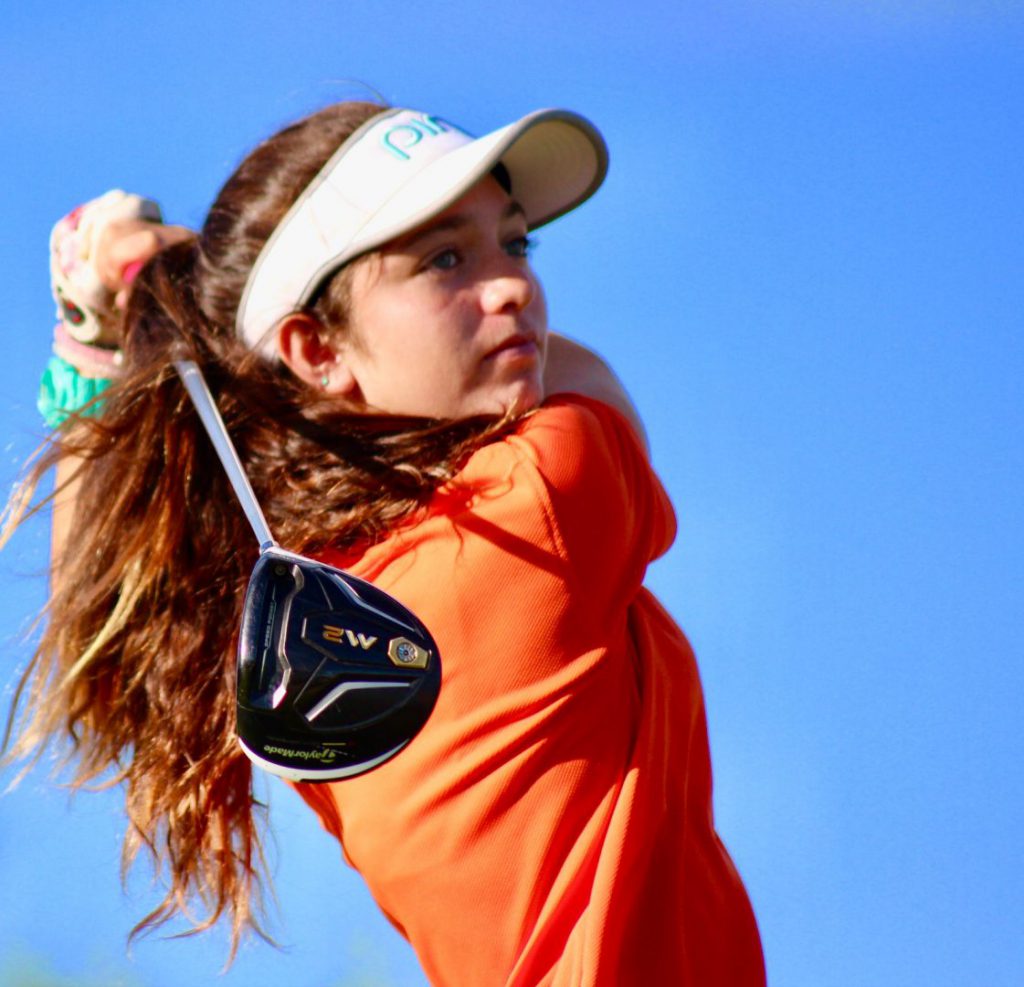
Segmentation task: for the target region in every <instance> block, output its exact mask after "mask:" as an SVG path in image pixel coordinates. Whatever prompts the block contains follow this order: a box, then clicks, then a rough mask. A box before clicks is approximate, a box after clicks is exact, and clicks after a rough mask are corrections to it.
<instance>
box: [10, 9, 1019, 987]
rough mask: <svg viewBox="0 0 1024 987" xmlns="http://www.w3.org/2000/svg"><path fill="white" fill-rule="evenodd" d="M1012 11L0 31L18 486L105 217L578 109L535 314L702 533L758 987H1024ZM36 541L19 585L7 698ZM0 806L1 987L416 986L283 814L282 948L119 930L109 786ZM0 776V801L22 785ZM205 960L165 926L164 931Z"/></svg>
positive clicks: (162, 19) (39, 774) (81, 23)
mask: <svg viewBox="0 0 1024 987" xmlns="http://www.w3.org/2000/svg"><path fill="white" fill-rule="evenodd" d="M1022 41H1024V7H1022V5H1021V4H1019V3H1014V2H1010V0H1007V2H996V0H989V2H984V0H980V2H975V3H966V2H964V3H960V2H956V0H946V2H942V0H934V2H928V0H901V2H895V0H879V2H875V3H864V2H855V0H833V2H830V3H813V2H811V0H788V2H784V0H761V2H754V0H721V2H717V3H710V2H708V3H688V2H679V0H675V2H671V0H666V2H656V0H635V2H633V3H629V4H625V5H620V4H611V3H607V2H597V3H590V4H569V3H563V4H558V3H552V2H540V0H517V2H515V3H507V4H480V3H475V2H474V3H469V2H466V0H452V2H447V3H446V2H443V0H439V2H436V3H433V4H410V3H400V2H397V0H375V2H373V3H350V2H333V3H330V2H322V0H321V2H319V3H311V2H306V0H292V2H288V3H283V2H280V3H275V2H269V0H250V2H247V3H233V2H224V3H203V4H200V3H196V2H194V0H185V2H183V3H178V4H176V5H174V6H173V8H172V7H171V6H170V5H167V6H166V7H159V8H158V7H157V5H155V4H154V5H146V4H135V5H126V4H115V3H111V2H97V3H93V4H90V5H89V6H88V7H86V6H85V5H82V4H72V3H70V2H66V0H58V2H51V3H49V4H47V5H45V7H44V6H41V5H40V6H39V7H38V10H37V9H36V5H29V4H17V5H14V4H12V5H9V7H8V8H7V9H5V12H4V23H3V29H2V31H0V69H2V71H0V162H2V165H0V168H2V176H3V182H2V183H0V197H2V205H3V222H2V223H0V269H2V270H3V272H4V279H5V284H6V291H5V296H6V303H7V305H8V308H7V314H6V318H5V322H6V327H5V336H4V338H5V340H6V347H5V348H6V357H5V359H4V360H3V361H0V395H2V397H0V413H2V415H3V435H4V444H3V455H2V459H0V481H2V482H3V484H4V487H5V489H6V488H8V487H9V486H10V484H11V483H12V482H13V480H14V478H15V476H16V475H17V472H18V468H19V465H20V464H21V462H22V461H23V460H24V459H25V457H26V456H27V455H28V454H29V453H30V452H31V450H32V449H33V448H34V447H35V445H36V443H37V442H38V440H39V439H40V437H41V435H42V430H41V426H40V424H39V422H38V420H37V416H36V413H35V410H34V392H35V387H36V380H37V376H38V373H39V371H40V369H41V368H42V365H43V363H44V362H45V359H46V355H47V352H48V348H49V335H50V327H51V325H52V305H51V302H50V300H49V296H48V278H47V260H46V240H47V236H48V233H49V228H50V225H51V224H52V222H53V221H54V220H55V219H56V218H57V217H59V216H60V215H62V214H63V213H64V212H66V211H67V210H68V209H69V208H70V207H71V206H73V205H74V204H76V203H78V202H79V201H82V200H84V199H88V198H91V197H92V196H94V195H97V194H99V193H100V192H102V191H104V190H105V189H107V188H109V187H112V186H120V187H123V188H127V189H131V190H136V191H139V192H143V193H146V194H149V195H152V196H154V197H156V198H158V199H159V200H160V201H161V202H162V203H163V205H164V209H165V213H166V215H167V216H168V217H169V218H170V219H171V220H173V221H176V222H182V223H186V224H192V225H197V224H199V223H200V221H201V219H202V217H203V215H204V213H205V210H206V207H207V206H208V204H209V202H210V201H211V199H212V197H213V195H214V193H215V192H216V189H217V188H218V187H219V184H220V183H221V182H222V181H223V179H224V178H225V177H226V176H227V174H228V173H229V172H230V170H231V169H232V168H233V166H234V164H235V163H236V162H237V161H238V160H239V159H240V158H241V156H242V155H243V153H244V152H245V150H246V149H247V148H249V147H251V146H252V145H253V144H254V143H255V142H256V141H257V140H259V139H260V138H261V137H263V136H265V135H267V134H268V133H270V132H272V131H273V130H275V129H277V128H278V127H279V126H280V125H281V124H283V123H284V122H286V121H288V120H290V119H292V118H294V117H296V116H299V115H302V114H303V113H305V112H307V111H309V110H312V109H314V108H316V107H317V106H319V105H322V104H323V103H326V102H329V101H332V100H334V99H340V98H346V97H350V96H353V95H356V96H358V95H360V94H361V93H362V92H364V91H365V89H364V88H363V86H364V85H365V86H372V87H375V88H376V89H377V90H379V91H380V92H381V93H382V94H383V96H384V97H386V98H387V99H388V100H390V101H393V102H396V103H399V104H406V105H412V106H415V107H417V108H422V109H426V110H429V111H431V112H436V113H439V114H442V115H444V116H446V117H448V118H450V119H452V120H454V121H455V122H457V123H459V124H460V125H461V126H463V127H465V128H467V129H469V130H471V131H475V132H478V133H482V132H484V131H486V130H489V129H493V128H494V127H497V126H500V125H502V124H504V123H507V122H509V121H511V120H512V119H515V118H516V117H518V116H520V115H522V114H523V113H525V112H528V111H529V110H532V109H535V108H538V107H541V106H549V105H554V106H567V107H570V108H572V109H576V110H579V111H580V112H583V113H584V114H586V115H588V116H590V117H591V118H592V119H593V120H594V121H595V122H596V123H597V124H598V125H599V126H600V127H601V129H602V130H603V131H604V133H605V135H606V137H607V139H608V142H609V144H610V146H611V155H612V166H611V172H610V174H609V177H608V181H607V183H606V185H605V187H604V188H603V189H602V190H601V191H600V193H599V194H598V195H597V197H596V198H595V199H594V200H593V201H592V202H591V203H589V204H588V205H587V206H586V207H585V208H583V209H581V210H580V211H578V212H577V213H574V214H572V215H570V216H569V217H566V218H565V219H563V220H560V221H558V222H557V223H556V224H554V225H553V226H552V227H551V228H550V229H546V230H542V231H541V233H540V237H539V239H540V248H539V250H538V253H537V255H536V264H537V267H538V269H539V271H540V274H541V276H542V277H543V279H544V281H545V285H546V288H547V292H548V296H549V302H550V309H551V316H552V323H553V325H554V326H555V327H557V328H559V329H561V330H562V331H564V332H567V333H570V334H573V335H577V336H579V337H580V338H582V339H584V340H586V341H588V342H589V343H591V344H592V345H593V346H594V347H595V348H596V349H598V350H599V351H600V352H602V353H603V354H604V355H605V356H606V357H607V358H608V359H609V360H610V362H611V363H612V364H613V365H614V366H615V367H616V369H617V370H618V371H619V373H620V375H621V376H622V378H623V379H624V381H625V382H626V384H627V386H628V388H629V389H630V391H631V393H632V394H633V395H634V397H635V399H636V402H637V404H638V405H639V407H640V410H641V412H642V413H643V415H644V417H645V419H646V422H647V424H648V428H649V431H650V436H651V441H652V445H653V450H654V459H655V463H656V466H657V467H658V469H659V471H660V473H661V475H662V476H663V478H664V481H665V483H666V485H667V487H668V489H669V491H670V493H671V494H672V497H673V500H674V502H675V504H676V506H677V509H678V512H679V517H680V535H679V538H678V541H677V544H676V547H675V548H674V549H673V551H672V552H671V553H670V554H669V556H668V557H667V558H666V559H665V560H663V561H661V562H659V563H658V564H657V565H656V567H655V568H654V569H653V570H652V572H651V575H650V580H649V582H650V584H651V585H652V587H653V588H654V589H655V590H656V592H657V593H658V594H659V595H660V596H661V597H662V598H663V600H664V602H665V603H666V604H667V606H668V607H669V609H670V610H671V611H672V612H673V613H674V614H675V616H676V617H677V619H678V620H679V621H680V622H681V623H682V624H683V626H684V627H685V628H686V629H687V631H688V633H689V634H690V636H691V638H692V639H693V641H694V644H695V647H696V649H697V653H698V657H699V660H700V664H701V669H702V674H703V678H704V684H705V689H706V694H707V704H708V711H709V720H710V730H711V740H712V750H713V756H714V763H715V771H716V809H717V818H718V822H719V828H720V830H721V832H722V834H723V836H724V839H725V841H726V843H727V845H728V846H729V848H730V850H731V852H732V854H733V856H734V857H735V859H736V861H737V864H738V866H739V868H740V870H741V872H742V874H743V876H744V879H745V881H746V883H747V886H748V888H749V891H750V895H751V897H752V900H753V903H754V906H755V909H756V911H757V914H758V918H759V921H760V925H761V930H762V934H763V938H764V945H765V951H766V956H767V962H768V969H769V977H770V982H771V983H772V984H774V985H778V987H872V985H894V987H916V985H921V987H925V985H927V987H974V985H978V987H1001V985H1014V984H1020V983H1022V982H1024V935H1022V930H1024V894H1022V891H1021V878H1022V862H1024V860H1022V857H1024V854H1022V849H1021V846H1022V841H1021V835H1020V834H1021V830H1022V828H1024V783H1022V777H1021V775H1022V772H1021V764H1022V760H1024V757H1022V755H1024V728H1022V726H1021V716H1020V705H1021V694H1022V687H1024V672H1022V667H1024V663H1022V658H1024V654H1022V650H1024V649H1022V646H1021V623H1022V622H1021V603H1022V589H1024V579H1022V577H1024V563H1022V558H1024V536H1022V531H1024V525H1022V520H1024V518H1022V513H1024V510H1022V500H1024V498H1022V496H1021V479H1022V473H1024V471H1022V458H1024V451H1022V450H1024V442H1022V438H1024V436H1022V414H1021V396H1022V395H1021V391H1022V389H1021V383H1020V382H1021V376H1022V371H1024V342H1022V333H1021V315H1022V312H1024V304H1022V303H1024V289H1022V284H1024V277H1022V275H1024V264H1022V261H1024V248H1022V222H1021V220H1022V211H1024V206H1022V203H1024V187H1022V186H1024V178H1022V157H1024V155H1022V151H1024V146H1022V145H1024V141H1022V117H1024V101H1022V98H1021V93H1022V92H1024V71H1022V70H1024V45H1022ZM46 550H47V526H46V524H45V522H44V521H40V522H37V523H34V524H32V525H30V526H29V527H27V528H26V529H24V530H23V531H22V532H21V533H20V534H19V535H18V536H17V537H16V538H15V540H14V542H13V543H12V544H11V546H10V547H9V548H8V549H6V550H5V551H4V552H3V554H2V555H0V586H2V591H0V595H2V599H0V626H2V627H3V629H4V630H3V634H4V638H3V639H4V643H5V645H6V647H5V648H4V649H3V652H2V664H3V667H2V674H0V682H3V683H8V685H7V691H6V693H5V695H6V696H8V697H9V695H10V691H11V685H10V684H9V683H13V681H14V679H15V676H16V672H17V670H18V669H19V668H20V667H21V666H22V665H23V664H24V662H25V661H26V659H27V656H28V654H29V653H30V648H29V647H28V646H27V645H26V644H25V643H24V634H25V633H26V632H27V631H28V628H29V622H30V618H31V615H32V613H33V612H34V611H35V610H36V609H38V607H39V606H40V604H41V602H42V600H43V594H44V588H45V577H44V569H45V564H46ZM50 766H51V762H50V760H49V759H47V760H46V761H44V763H43V764H42V765H41V766H40V767H39V768H37V769H36V770H35V771H33V772H32V773H31V774H30V775H29V776H28V777H27V778H26V779H25V780H23V781H22V782H21V784H20V786H18V787H17V788H15V789H14V790H13V791H12V792H10V793H9V794H7V795H5V796H3V797H0V984H4V985H19V987H22V985H26V984H29V983H31V984H34V985H40V984H47V985H71V984H74V985H97V987H98V985H104V987H109V985H125V987H133V985H146V987H161V985H166V987H180V985H183V984H190V985H191V984H205V983H213V982H217V983H222V984H224V985H233V984H238V985H242V984H245V985H249V987H273V985H278V984H280V985H289V987H302V985H310V987H314V985H315V987H340V985H348V987H354V985H369V984H382V985H415V984H421V983H423V979H422V975H421V974H419V973H418V972H417V967H416V964H415V959H414V957H413V956H412V954H411V952H410V951H409V949H408V947H407V946H405V944H404V943H402V941H401V940H400V939H399V938H398V936H397V935H396V934H395V933H394V932H392V931H391V929H390V928H389V927H388V925H387V923H386V922H385V921H384V919H383V918H382V917H381V916H380V915H379V914H378V913H377V912H376V909H375V906H374V905H373V903H372V901H371V900H370V899H369V898H368V896H367V895H366V892H365V890H364V889H363V887H362V885H361V882H360V880H359V878H358V877H356V876H355V875H354V874H352V873H351V871H349V870H348V869H347V868H346V867H345V866H344V864H343V863H342V862H341V860H340V857H339V853H338V849H337V846H336V844H335V843H334V842H333V841H332V840H330V839H329V838H327V837H326V836H325V835H324V834H322V833H321V832H320V830H319V828H318V825H317V823H316V820H315V819H314V818H313V816H312V814H311V813H309V812H308V810H307V809H305V808H304V807H303V806H301V805H300V804H299V803H298V802H297V800H296V799H295V797H294V796H292V795H291V794H290V793H289V792H288V791H287V790H286V789H285V788H284V787H283V786H281V785H279V784H276V783H266V784H265V785H264V786H263V788H264V790H265V794H266V796H267V797H268V798H269V800H270V802H271V804H272V818H273V829H274V833H275V839H274V843H273V849H272V857H273V859H274V862H275V865H274V866H275V873H276V877H277V880H276V887H277V893H278V898H279V904H278V906H277V907H276V908H275V909H273V911H272V915H273V918H272V921H271V929H272V932H273V933H274V935H275V936H276V937H277V938H278V940H279V941H280V942H281V943H282V944H283V949H281V950H275V949H273V948H272V947H270V946H268V945H266V944H263V943H261V942H259V941H258V940H257V941H251V942H249V943H247V944H246V945H245V946H244V947H243V949H242V952H241V954H240V956H239V958H238V961H237V962H236V964H235V966H234V967H233V968H232V969H231V971H230V972H229V973H228V974H227V975H226V976H224V977H219V971H220V968H221V966H222V964H223V962H224V959H225V957H226V942H227V937H226V933H225V932H224V931H223V930H219V931H215V932H213V933H209V934H206V935H204V936H201V937H198V938H193V939H187V940H177V941H167V940H165V939H161V938H159V937H150V938H148V939H144V940H142V941H140V942H138V943H137V944H136V945H135V946H134V948H133V950H132V951H131V953H130V955H129V954H127V953H126V948H125V937H126V934H127V931H128V930H129V928H130V927H131V926H132V924H133V923H134V922H135V921H136V920H137V919H138V918H140V917H141V916H142V915H143V914H145V912H146V911H148V910H149V908H151V907H152V906H153V905H154V904H155V903H156V902H157V901H158V900H159V897H160V895H159V893H158V892H157V891H156V890H155V889H154V888H153V887H152V886H151V883H150V875H149V874H148V873H147V872H146V869H145V867H144V866H143V867H140V868H139V869H138V870H137V871H135V872H134V873H133V875H132V876H131V877H130V878H129V880H128V883H127V893H123V892H122V889H121V886H120V884H119V880H118V854H119V845H120V840H121V837H122V835H123V830H124V825H125V824H124V819H123V815H122V812H121V809H120V796H119V793H118V792H117V791H108V792H104V793H99V794H92V793H82V794H80V795H78V796H77V797H76V798H75V799H74V800H73V801H70V802H69V798H68V796H67V794H66V793H65V792H63V791H62V790H60V789H59V788H57V787H55V786H54V785H53V784H52V782H51V781H50V780H49V772H48V768H49V767H50ZM13 779H14V772H13V771H11V770H8V771H6V772H5V773H4V774H3V776H2V777H0V783H3V784H4V785H6V784H8V783H10V782H11V781H12V780H13ZM181 928H184V926H182V927H181Z"/></svg>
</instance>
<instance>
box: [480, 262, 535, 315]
mask: <svg viewBox="0 0 1024 987" xmlns="http://www.w3.org/2000/svg"><path fill="white" fill-rule="evenodd" d="M536 293H537V284H536V281H535V279H534V276H533V273H532V272H531V271H529V270H526V269H525V268H523V267H521V266H506V267H505V268H504V269H503V270H501V271H496V272H494V273H493V274H492V275H491V276H490V277H488V278H487V279H486V280H485V281H484V283H483V285H482V287H481V291H480V304H481V307H482V308H483V310H484V312H485V313H486V314H487V315H498V314H500V313H502V312H510V313H514V312H521V311H522V310H523V309H525V308H526V306H527V305H529V304H530V302H532V301H533V299H534V296H535V295H536Z"/></svg>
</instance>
